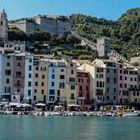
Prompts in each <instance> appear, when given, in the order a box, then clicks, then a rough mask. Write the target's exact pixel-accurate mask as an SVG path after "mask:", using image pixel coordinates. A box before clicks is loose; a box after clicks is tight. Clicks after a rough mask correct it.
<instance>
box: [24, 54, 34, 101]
mask: <svg viewBox="0 0 140 140" xmlns="http://www.w3.org/2000/svg"><path fill="white" fill-rule="evenodd" d="M24 71H25V78H24V96H23V101H24V102H27V103H31V102H32V101H33V88H32V87H33V55H31V54H28V53H27V54H25V70H24Z"/></svg>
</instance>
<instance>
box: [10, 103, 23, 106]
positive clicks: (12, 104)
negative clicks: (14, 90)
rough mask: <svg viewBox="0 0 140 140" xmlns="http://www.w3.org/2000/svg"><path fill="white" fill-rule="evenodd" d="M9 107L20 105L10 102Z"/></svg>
mask: <svg viewBox="0 0 140 140" xmlns="http://www.w3.org/2000/svg"><path fill="white" fill-rule="evenodd" d="M9 105H10V106H18V105H20V103H16V102H10V103H9Z"/></svg>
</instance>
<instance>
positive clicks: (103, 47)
mask: <svg viewBox="0 0 140 140" xmlns="http://www.w3.org/2000/svg"><path fill="white" fill-rule="evenodd" d="M110 45H111V41H110V38H108V37H101V38H98V39H97V52H98V56H99V57H102V58H107V57H108V53H109V52H110Z"/></svg>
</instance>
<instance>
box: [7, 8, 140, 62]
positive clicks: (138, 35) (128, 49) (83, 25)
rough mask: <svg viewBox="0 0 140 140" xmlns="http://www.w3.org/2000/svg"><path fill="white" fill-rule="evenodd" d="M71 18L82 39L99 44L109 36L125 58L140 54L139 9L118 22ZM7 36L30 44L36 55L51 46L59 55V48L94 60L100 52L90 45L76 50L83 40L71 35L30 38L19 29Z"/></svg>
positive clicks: (72, 54)
mask: <svg viewBox="0 0 140 140" xmlns="http://www.w3.org/2000/svg"><path fill="white" fill-rule="evenodd" d="M70 18H71V21H72V23H73V24H72V29H73V31H74V32H76V33H78V34H79V35H81V36H82V37H85V38H87V39H89V40H91V41H94V42H95V43H96V40H97V38H98V37H101V36H107V37H110V38H111V40H112V43H111V47H112V49H115V50H116V51H118V52H119V53H121V54H123V55H124V56H125V57H127V58H130V57H133V56H139V55H140V8H135V9H130V10H128V11H127V12H126V13H125V14H123V15H122V16H121V17H120V18H119V19H118V20H116V21H112V20H107V19H104V18H96V17H91V16H86V15H82V14H73V15H71V16H70ZM12 22H13V21H12ZM8 35H9V40H25V41H30V42H31V43H32V44H33V46H34V49H31V50H30V49H29V50H30V52H33V53H42V52H45V53H47V52H48V50H47V48H44V46H43V50H42V51H41V47H42V45H43V44H46V43H49V44H53V46H54V47H53V49H52V50H51V51H55V52H56V51H57V48H59V50H62V51H63V53H64V54H65V55H67V56H70V57H74V58H75V57H77V58H83V59H86V58H87V59H88V58H89V59H91V58H94V57H96V56H97V52H93V51H92V50H91V49H90V48H89V46H85V48H84V47H83V46H81V47H80V46H79V47H75V44H77V43H80V40H78V39H77V38H75V37H74V36H72V35H65V34H63V35H61V36H55V35H50V34H48V33H34V34H29V35H27V34H25V33H24V32H22V31H19V30H18V29H9V34H8ZM62 44H68V46H71V47H72V48H71V49H70V48H65V49H64V48H61V46H62ZM55 46H56V47H55ZM60 48H61V49H60ZM35 50H36V51H35ZM44 50H45V51H44ZM48 53H49V52H48Z"/></svg>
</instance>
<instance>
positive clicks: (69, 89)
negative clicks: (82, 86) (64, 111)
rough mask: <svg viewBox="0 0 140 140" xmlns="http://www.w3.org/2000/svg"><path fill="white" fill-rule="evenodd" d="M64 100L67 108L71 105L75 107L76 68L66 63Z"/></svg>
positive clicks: (72, 64) (72, 63) (71, 63)
mask: <svg viewBox="0 0 140 140" xmlns="http://www.w3.org/2000/svg"><path fill="white" fill-rule="evenodd" d="M66 75H67V77H66V100H67V106H69V105H71V104H75V105H77V97H78V96H77V83H76V76H77V67H76V63H74V62H71V61H70V62H66Z"/></svg>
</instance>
